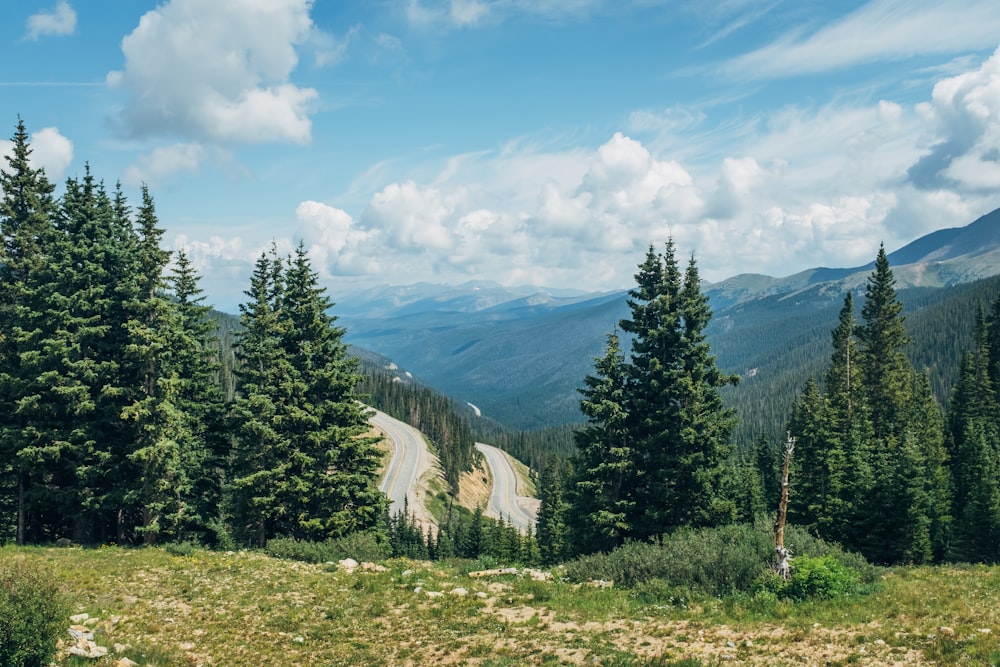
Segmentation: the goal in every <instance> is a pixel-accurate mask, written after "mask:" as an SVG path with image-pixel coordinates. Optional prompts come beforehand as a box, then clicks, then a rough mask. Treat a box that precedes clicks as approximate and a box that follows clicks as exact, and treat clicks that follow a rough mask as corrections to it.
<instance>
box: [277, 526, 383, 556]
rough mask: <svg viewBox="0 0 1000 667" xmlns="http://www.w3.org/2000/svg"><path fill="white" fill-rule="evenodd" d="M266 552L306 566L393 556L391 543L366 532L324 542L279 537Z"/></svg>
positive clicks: (375, 534) (377, 535)
mask: <svg viewBox="0 0 1000 667" xmlns="http://www.w3.org/2000/svg"><path fill="white" fill-rule="evenodd" d="M264 551H265V552H266V553H267V554H269V555H271V556H274V557H275V558H287V559H289V560H301V561H305V562H306V563H327V562H337V561H339V560H343V559H344V558H353V559H354V560H356V561H359V562H361V561H372V562H374V561H379V560H385V559H387V558H389V557H390V556H391V555H392V553H391V549H390V547H389V544H388V543H387V542H386V541H385V540H384V539H382V538H381V536H380V535H379V534H377V533H373V532H367V531H366V532H357V533H350V534H349V535H345V536H343V537H336V538H330V539H328V540H324V541H322V542H309V541H306V540H296V539H295V538H292V537H276V538H274V539H273V540H268V542H267V544H266V545H265V546H264Z"/></svg>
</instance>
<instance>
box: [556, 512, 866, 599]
mask: <svg viewBox="0 0 1000 667" xmlns="http://www.w3.org/2000/svg"><path fill="white" fill-rule="evenodd" d="M785 541H786V544H787V545H789V547H790V548H791V549H792V552H793V554H794V555H795V559H794V560H793V565H794V564H795V563H796V562H798V561H799V560H800V559H801V558H808V557H811V558H819V559H823V558H826V557H829V558H831V559H832V560H833V561H835V562H838V564H840V565H841V566H842V567H843V569H844V570H845V571H850V572H853V573H854V574H855V576H856V577H857V578H858V581H859V582H868V583H870V582H872V581H874V580H875V569H874V568H873V567H872V566H871V565H869V564H868V563H867V562H866V561H865V560H864V558H862V557H861V556H859V555H856V554H850V553H847V552H845V551H843V550H842V549H841V548H840V547H839V546H837V545H835V544H830V543H827V542H824V541H823V540H820V539H818V538H816V537H814V536H811V535H809V534H808V533H807V532H806V531H805V530H803V529H801V528H798V527H796V526H788V527H787V528H786V532H785ZM774 558H775V556H774V542H773V538H772V536H771V532H770V526H767V525H766V524H764V523H762V522H759V523H758V524H756V525H752V524H735V525H729V526H720V527H718V528H703V529H698V530H695V529H688V528H685V529H681V530H678V531H676V532H674V533H672V534H670V535H667V536H664V537H663V538H662V539H661V540H659V541H657V542H629V543H626V544H625V545H623V546H622V547H620V548H618V549H615V550H614V551H612V552H611V553H606V554H592V555H589V556H583V557H581V558H578V559H577V560H575V561H572V562H570V563H567V564H566V576H567V577H568V578H569V579H570V580H573V581H589V580H593V579H603V580H611V581H614V582H615V585H616V586H618V587H622V588H633V589H641V590H642V594H643V597H644V598H648V597H650V596H651V594H652V593H653V592H654V591H661V592H663V593H664V595H667V596H677V595H678V594H679V593H683V592H686V591H690V592H692V593H700V594H705V595H710V596H726V595H732V594H735V593H739V592H751V591H753V590H756V589H758V588H760V582H761V581H762V580H766V579H768V578H769V577H770V574H769V572H770V570H771V567H772V565H773V564H774ZM653 581H656V582H657V583H655V584H650V583H649V582H653Z"/></svg>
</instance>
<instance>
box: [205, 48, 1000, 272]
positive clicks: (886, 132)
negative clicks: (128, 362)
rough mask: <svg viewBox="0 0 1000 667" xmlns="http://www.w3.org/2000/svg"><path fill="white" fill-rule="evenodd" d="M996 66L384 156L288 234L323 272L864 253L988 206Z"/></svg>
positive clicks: (797, 258)
mask: <svg viewBox="0 0 1000 667" xmlns="http://www.w3.org/2000/svg"><path fill="white" fill-rule="evenodd" d="M998 63H1000V55H994V56H993V57H992V58H990V59H989V60H988V61H986V62H985V63H983V64H982V65H981V66H980V65H976V66H974V67H973V68H972V69H971V70H970V71H968V72H966V73H963V74H961V75H958V76H948V77H946V78H943V79H941V81H940V82H939V83H938V85H937V86H936V87H934V89H933V91H932V92H931V91H928V94H927V101H925V102H924V103H922V104H919V105H913V104H910V103H907V104H901V103H899V102H896V101H893V100H888V99H883V100H875V101H863V102H858V101H854V102H838V103H831V104H828V105H825V106H820V107H804V106H800V107H796V106H789V107H784V108H782V109H780V110H778V111H775V112H773V113H770V114H766V115H761V116H759V117H755V118H751V119H748V120H746V121H745V122H742V123H735V122H726V123H724V124H723V125H722V126H715V127H708V118H707V117H706V116H704V115H702V114H701V113H700V112H698V111H697V110H684V109H680V108H678V109H670V110H667V111H666V112H661V113H656V112H646V113H644V114H642V115H633V116H632V117H631V119H630V122H631V123H633V124H634V125H635V126H636V127H640V126H641V128H642V129H643V132H638V133H632V132H630V133H626V132H615V133H613V134H611V135H610V136H609V137H607V138H606V140H605V141H603V143H601V144H599V145H596V146H593V147H591V148H579V147H576V148H560V147H555V148H554V147H552V146H549V145H539V144H533V143H532V142H531V141H530V140H527V139H522V140H519V141H511V142H509V143H508V144H506V145H504V146H502V147H500V148H499V149H497V150H494V151H480V152H474V153H466V154H461V155H454V156H451V157H450V158H447V159H445V160H443V161H441V162H440V163H436V164H435V165H433V166H428V165H422V167H421V173H422V174H423V176H422V177H420V178H417V177H414V176H413V175H412V174H409V175H407V176H405V177H398V176H397V177H392V176H389V175H388V174H391V172H392V169H393V167H392V165H385V164H382V165H378V166H377V167H376V168H373V170H372V171H371V173H370V174H369V176H370V178H368V177H366V178H364V179H363V184H359V185H358V187H357V189H355V190H352V193H351V194H352V197H356V196H358V195H359V194H360V193H361V192H370V193H371V194H370V195H368V196H367V204H366V205H364V206H363V207H362V209H361V210H360V212H358V213H355V214H352V213H348V212H347V211H345V210H342V209H339V208H336V207H333V206H330V205H328V204H322V203H319V202H317V201H304V202H303V203H302V204H301V205H300V206H299V207H298V210H297V211H296V219H297V222H298V231H297V232H296V235H297V236H298V238H300V239H302V240H303V241H304V242H305V243H306V245H307V247H308V248H309V252H310V255H311V256H312V257H313V258H314V259H315V260H316V262H317V264H318V265H319V266H321V267H322V270H323V272H324V275H325V276H328V279H329V280H331V281H337V280H340V279H344V280H347V279H348V278H350V279H351V280H356V279H367V280H369V281H373V282H374V281H378V282H394V283H409V282H417V281H422V280H426V281H434V282H459V281H461V280H467V279H469V278H489V279H493V280H498V281H500V282H503V283H507V284H519V283H521V284H523V283H532V284H536V285H554V286H573V287H576V288H580V289H592V290H600V289H613V288H622V287H627V286H629V285H631V284H632V280H633V274H634V272H635V267H636V263H637V261H638V260H639V259H641V256H642V253H643V252H644V251H645V248H646V247H647V245H648V244H649V243H656V244H660V243H662V242H663V241H665V240H666V239H667V238H668V237H672V238H673V239H674V241H675V243H676V245H677V248H678V251H679V252H680V253H681V255H682V257H683V256H684V255H686V254H687V253H688V252H694V253H695V254H696V257H697V259H698V262H699V266H700V268H701V270H702V276H704V277H705V278H706V279H708V280H720V279H723V278H726V277H729V276H732V275H733V274H735V273H741V272H757V273H767V274H770V275H789V274H792V273H795V272H797V271H801V270H803V269H806V268H810V267H815V266H823V265H826V266H830V265H833V266H852V265H853V266H856V265H862V264H865V263H867V262H869V261H871V260H872V259H873V258H874V256H875V253H876V251H877V249H878V247H879V244H880V243H882V242H884V243H885V244H886V247H888V248H889V249H895V248H898V247H900V246H901V245H903V244H905V243H907V242H909V241H912V240H913V239H914V238H916V237H918V236H920V235H922V234H925V233H928V232H930V231H933V230H935V229H940V228H941V227H944V226H954V225H961V224H965V223H967V222H970V221H971V220H973V219H974V218H975V217H976V216H978V215H981V214H982V213H984V212H986V211H988V210H990V209H992V208H995V207H996V206H997V205H998V203H1000V202H998V201H997V195H996V192H997V188H996V184H997V181H994V179H995V178H997V177H1000V173H998V170H997V169H996V168H995V167H996V165H1000V141H998V137H1000V133H998V131H997V127H998V125H1000V120H998V119H1000V102H998V100H1000V87H998V85H997V81H998V80H1000V73H998V71H997V70H998V67H1000V65H998ZM684 132H687V134H688V137H689V140H688V142H687V143H686V144H685V145H684V151H683V152H681V151H680V150H678V143H677V138H678V136H679V135H680V134H682V133H684ZM639 134H645V136H643V137H642V138H641V139H640V138H639V137H638V135H639ZM664 136H666V137H668V139H667V140H663V139H662V137H664ZM945 141H950V142H951V143H950V144H949V145H950V146H952V147H959V149H960V150H959V149H955V150H953V151H952V152H951V154H950V158H949V159H948V160H942V161H939V163H938V164H936V165H935V169H936V171H935V172H934V173H936V174H937V182H936V183H935V184H934V186H933V187H927V184H926V183H921V182H918V180H917V179H915V178H914V177H913V173H914V171H915V165H922V166H925V165H929V164H930V161H929V160H927V159H926V158H927V156H928V155H930V154H932V153H933V152H934V151H935V150H937V148H936V147H937V146H938V145H939V144H941V143H942V142H945ZM991 184H992V185H993V186H992V187H988V186H990V185H991ZM281 242H282V243H285V244H286V245H287V246H289V247H293V240H292V239H285V240H281ZM261 243H263V241H261ZM249 247H250V246H249V245H248V246H247V248H249ZM247 248H243V249H242V250H241V252H242V253H243V256H244V260H243V261H244V262H245V264H246V266H249V264H250V262H252V260H253V259H254V256H253V255H252V254H251V253H249V252H246V250H247ZM204 250H205V252H210V251H211V250H212V249H211V248H206V249H204ZM218 250H219V252H229V251H231V250H232V249H231V248H229V247H220V248H219V249H218Z"/></svg>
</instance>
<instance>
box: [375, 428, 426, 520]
mask: <svg viewBox="0 0 1000 667" xmlns="http://www.w3.org/2000/svg"><path fill="white" fill-rule="evenodd" d="M368 421H369V423H370V424H371V425H372V426H374V427H376V428H377V429H379V430H380V431H382V432H383V433H385V434H386V436H388V438H389V440H390V441H392V446H393V453H392V460H391V461H390V462H389V466H388V467H387V468H386V471H385V475H384V477H383V478H382V483H381V484H379V487H378V488H379V489H381V490H382V491H383V492H384V493H385V495H386V496H387V497H388V498H389V502H390V503H391V504H390V506H389V512H390V513H391V514H395V513H396V512H401V511H403V505H404V503H408V504H409V509H410V512H411V513H412V514H413V515H414V516H415V517H416V518H417V519H419V520H424V521H430V520H431V519H430V515H429V514H428V513H427V511H426V509H425V508H424V506H423V504H422V503H421V502H420V500H419V499H418V497H417V482H418V481H419V480H420V478H421V477H422V476H423V475H424V473H425V472H427V471H428V470H429V469H430V468H431V466H432V465H433V462H432V458H431V453H430V452H429V451H428V450H427V442H426V441H425V440H424V436H423V435H421V433H420V431H418V430H417V429H415V428H413V427H412V426H410V425H409V424H407V423H405V422H401V421H399V420H398V419H394V418H393V417H390V416H389V415H387V414H385V413H384V412H379V411H378V410H376V411H375V413H374V414H373V415H372V416H371V417H370V418H369V419H368Z"/></svg>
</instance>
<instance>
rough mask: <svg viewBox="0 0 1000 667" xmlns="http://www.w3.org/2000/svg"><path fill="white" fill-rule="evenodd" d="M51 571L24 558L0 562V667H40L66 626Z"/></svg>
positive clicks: (65, 606) (63, 602)
mask: <svg viewBox="0 0 1000 667" xmlns="http://www.w3.org/2000/svg"><path fill="white" fill-rule="evenodd" d="M68 618H69V605H68V604H67V603H66V600H65V599H64V597H63V595H62V593H61V592H60V591H59V588H58V587H57V586H56V583H55V577H53V575H52V573H51V572H48V571H47V570H45V569H43V568H42V567H40V566H38V565H35V564H33V563H30V562H29V561H27V560H26V559H24V558H21V557H17V558H6V557H4V560H2V561H0V667H43V666H44V665H48V664H49V663H50V662H51V661H52V657H53V656H54V655H55V652H56V640H57V639H58V638H59V636H60V635H62V634H63V633H64V632H66V628H67V627H68V626H69V620H68Z"/></svg>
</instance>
